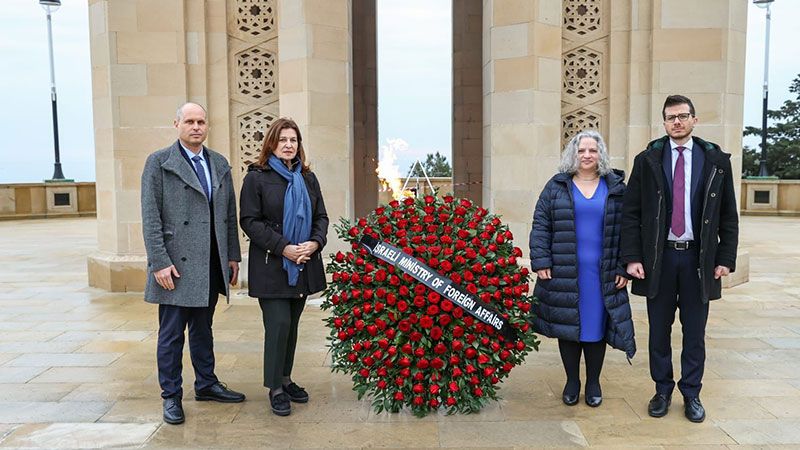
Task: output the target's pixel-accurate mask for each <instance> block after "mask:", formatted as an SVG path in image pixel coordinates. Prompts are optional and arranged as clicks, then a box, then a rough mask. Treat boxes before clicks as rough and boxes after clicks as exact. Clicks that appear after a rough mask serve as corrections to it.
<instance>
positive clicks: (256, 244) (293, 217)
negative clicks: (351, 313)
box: [239, 118, 328, 416]
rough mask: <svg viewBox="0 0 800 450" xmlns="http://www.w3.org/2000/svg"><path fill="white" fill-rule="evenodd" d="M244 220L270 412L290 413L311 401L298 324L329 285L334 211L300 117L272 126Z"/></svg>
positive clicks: (248, 186) (243, 199)
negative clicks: (326, 251)
mask: <svg viewBox="0 0 800 450" xmlns="http://www.w3.org/2000/svg"><path fill="white" fill-rule="evenodd" d="M240 203H241V205H240V206H241V208H240V211H241V217H240V221H239V222H240V224H241V226H242V230H244V232H245V234H247V237H249V238H250V255H249V260H248V271H247V275H248V285H249V294H250V296H251V297H256V298H258V304H259V305H260V306H261V314H262V318H263V320H264V386H265V387H267V388H269V400H270V406H271V409H272V412H273V413H275V414H277V415H279V416H288V415H289V414H290V413H291V402H296V403H306V402H308V393H307V392H306V391H305V389H303V388H302V387H300V386H298V385H297V384H296V383H295V382H293V381H292V377H291V375H292V366H293V364H294V354H295V348H296V347H297V325H298V323H299V322H300V314H302V312H303V308H304V306H305V302H306V297H308V295H310V294H313V293H316V292H319V291H322V290H324V289H325V269H324V268H323V266H322V248H323V247H324V246H325V243H326V242H327V238H326V236H327V233H328V214H327V213H326V212H325V203H324V202H323V200H322V192H321V191H320V187H319V181H317V177H316V176H315V175H314V174H313V173H312V172H311V170H310V169H309V167H308V165H307V164H306V155H305V151H304V150H303V138H302V137H301V135H300V128H299V127H298V126H297V124H296V123H295V122H294V121H293V120H291V119H286V118H281V119H278V120H276V121H275V122H274V123H273V124H272V126H271V127H270V129H269V132H268V133H267V136H266V138H265V139H264V144H263V145H262V147H261V154H260V155H259V158H258V162H256V163H255V164H251V165H250V167H249V168H248V172H247V175H246V176H245V178H244V182H243V184H242V193H241V196H240Z"/></svg>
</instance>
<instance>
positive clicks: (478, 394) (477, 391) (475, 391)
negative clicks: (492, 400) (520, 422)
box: [472, 387, 483, 397]
mask: <svg viewBox="0 0 800 450" xmlns="http://www.w3.org/2000/svg"><path fill="white" fill-rule="evenodd" d="M472 393H473V394H475V397H482V396H483V389H481V388H479V387H476V388H475V389H473V390H472Z"/></svg>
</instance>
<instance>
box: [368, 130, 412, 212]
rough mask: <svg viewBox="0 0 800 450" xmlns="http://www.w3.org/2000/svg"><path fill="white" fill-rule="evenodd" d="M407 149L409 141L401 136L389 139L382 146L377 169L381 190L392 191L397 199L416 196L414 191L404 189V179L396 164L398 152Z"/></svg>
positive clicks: (393, 196)
mask: <svg viewBox="0 0 800 450" xmlns="http://www.w3.org/2000/svg"><path fill="white" fill-rule="evenodd" d="M406 150H408V142H406V141H404V140H402V139H399V138H398V139H387V140H386V145H382V146H381V148H380V158H379V161H378V168H377V169H376V170H375V173H377V174H378V180H379V181H380V185H381V187H380V191H381V192H386V191H391V192H392V198H394V199H395V200H401V199H403V198H405V197H413V196H414V193H413V192H411V191H409V190H406V191H403V190H402V189H403V180H402V179H401V175H400V168H399V167H398V166H397V164H395V161H397V153H398V152H402V151H406Z"/></svg>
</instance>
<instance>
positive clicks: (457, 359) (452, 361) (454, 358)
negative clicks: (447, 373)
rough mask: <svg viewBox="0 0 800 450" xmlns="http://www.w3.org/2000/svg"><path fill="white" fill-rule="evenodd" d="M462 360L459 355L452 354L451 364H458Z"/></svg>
mask: <svg viewBox="0 0 800 450" xmlns="http://www.w3.org/2000/svg"><path fill="white" fill-rule="evenodd" d="M460 362H461V359H460V358H459V357H458V356H456V355H452V356H450V365H452V366H455V365H456V364H458V363H460Z"/></svg>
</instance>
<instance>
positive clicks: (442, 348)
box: [433, 342, 447, 355]
mask: <svg viewBox="0 0 800 450" xmlns="http://www.w3.org/2000/svg"><path fill="white" fill-rule="evenodd" d="M433 352H434V353H436V354H437V355H441V354H442V353H445V352H447V346H446V345H444V344H442V343H441V342H439V343H438V344H436V345H435V346H434V347H433Z"/></svg>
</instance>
